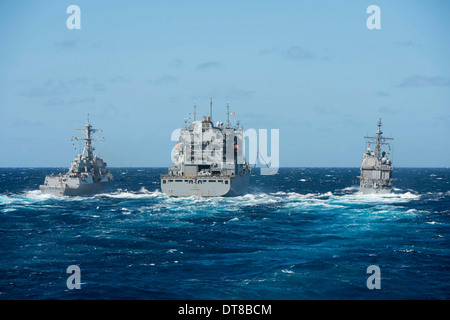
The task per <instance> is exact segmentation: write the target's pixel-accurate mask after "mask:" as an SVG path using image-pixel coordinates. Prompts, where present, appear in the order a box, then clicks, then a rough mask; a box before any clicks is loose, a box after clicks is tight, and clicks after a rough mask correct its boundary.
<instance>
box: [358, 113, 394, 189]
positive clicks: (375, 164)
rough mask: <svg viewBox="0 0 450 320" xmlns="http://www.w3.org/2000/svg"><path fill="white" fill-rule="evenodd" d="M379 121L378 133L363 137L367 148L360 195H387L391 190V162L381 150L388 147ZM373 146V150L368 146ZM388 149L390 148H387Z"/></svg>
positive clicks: (363, 163)
mask: <svg viewBox="0 0 450 320" xmlns="http://www.w3.org/2000/svg"><path fill="white" fill-rule="evenodd" d="M382 134H383V132H381V119H379V120H378V131H377V132H376V136H374V137H364V138H366V139H369V140H368V147H367V149H366V151H365V152H364V155H363V160H362V164H361V175H360V176H359V178H360V190H361V192H362V193H365V194H366V193H389V192H391V190H392V181H393V179H392V171H393V166H392V161H391V160H389V159H388V158H387V156H386V152H385V151H383V150H382V146H384V145H386V146H389V143H388V142H387V140H392V138H386V137H383V136H382ZM371 143H372V144H375V150H371V149H370V145H371ZM389 149H390V146H389Z"/></svg>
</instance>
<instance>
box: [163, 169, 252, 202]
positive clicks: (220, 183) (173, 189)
mask: <svg viewBox="0 0 450 320" xmlns="http://www.w3.org/2000/svg"><path fill="white" fill-rule="evenodd" d="M249 181H250V175H249V174H244V175H240V176H235V177H186V176H181V177H180V176H170V175H162V176H161V190H162V192H164V193H165V194H167V195H168V196H171V197H190V196H198V197H236V196H242V195H245V194H247V193H248V185H249Z"/></svg>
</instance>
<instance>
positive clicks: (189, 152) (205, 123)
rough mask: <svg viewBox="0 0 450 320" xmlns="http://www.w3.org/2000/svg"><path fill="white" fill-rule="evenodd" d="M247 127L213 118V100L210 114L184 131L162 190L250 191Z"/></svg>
mask: <svg viewBox="0 0 450 320" xmlns="http://www.w3.org/2000/svg"><path fill="white" fill-rule="evenodd" d="M243 131H244V130H243V128H241V127H239V121H237V123H236V126H231V125H230V107H229V104H227V122H226V123H225V124H224V123H223V122H217V123H216V124H215V125H214V123H213V120H212V99H211V101H210V115H209V117H202V120H201V121H196V106H195V105H194V114H193V121H192V122H191V123H190V124H188V123H187V119H185V125H184V127H183V128H181V130H180V137H179V142H178V143H177V144H176V145H175V147H174V149H173V152H172V160H173V166H172V167H169V169H168V173H167V174H162V175H161V190H162V192H164V193H165V194H167V195H169V196H173V197H189V196H201V197H219V196H239V195H244V194H246V193H247V192H248V185H249V181H250V175H251V166H250V164H249V163H248V162H247V161H246V160H245V157H244V156H243V147H242V145H243Z"/></svg>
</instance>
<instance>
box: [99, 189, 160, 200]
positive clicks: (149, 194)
mask: <svg viewBox="0 0 450 320" xmlns="http://www.w3.org/2000/svg"><path fill="white" fill-rule="evenodd" d="M95 197H108V198H115V199H153V198H165V197H167V196H166V195H165V194H164V193H162V192H160V191H159V190H156V191H148V190H147V189H146V188H145V187H142V188H141V189H140V190H139V191H128V190H122V189H118V190H117V191H114V192H111V193H101V194H98V195H96V196H95Z"/></svg>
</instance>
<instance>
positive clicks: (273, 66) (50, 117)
mask: <svg viewBox="0 0 450 320" xmlns="http://www.w3.org/2000/svg"><path fill="white" fill-rule="evenodd" d="M73 4H74V5H77V6H79V8H80V26H81V28H80V29H69V28H68V27H67V24H66V22H67V19H68V18H69V17H70V16H71V14H70V13H69V14H68V13H67V12H66V10H67V8H68V7H69V6H70V5H73ZM370 5H377V6H378V7H379V8H380V22H381V24H380V26H381V29H369V28H368V27H367V25H366V22H367V20H368V19H369V17H370V16H371V14H370V13H367V12H366V10H367V8H368V7H369V6H370ZM449 16H450V2H449V1H444V0H442V1H414V0H404V1H392V0H389V1H378V0H370V1H364V0H348V1H332V0H329V1H328V0H319V1H298V0H296V1H274V0H272V1H267V0H260V1H250V0H248V1H245V0H240V1H236V0H228V1H223V0H217V1H206V0H203V1H202V0H198V1H197V0H189V1H188V0H186V1H175V0H166V1H139V0H127V1H102V0H98V1H81V0H70V1H62V0H58V1H57V0H54V1H50V0H48V1H46V0H44V1H27V0H23V1H13V0H2V1H1V2H0V88H1V89H0V121H1V125H0V150H1V151H0V167H69V166H70V162H71V161H72V159H73V157H74V156H75V155H76V154H77V153H78V152H79V147H80V146H79V143H78V142H76V143H75V144H73V143H72V141H71V137H72V136H76V135H77V136H80V134H79V132H78V131H76V130H75V129H76V128H81V127H83V126H84V124H85V122H86V116H87V114H88V113H89V115H90V116H89V117H90V122H91V123H92V125H93V126H94V127H95V128H101V129H103V132H101V133H98V134H96V135H97V136H98V137H104V138H105V140H104V141H102V142H98V143H96V144H95V147H96V153H98V154H99V156H100V157H102V158H103V159H104V160H105V161H106V162H107V163H108V166H109V167H168V166H169V165H171V157H170V155H171V150H172V148H173V146H174V144H175V143H176V142H174V141H171V135H172V132H173V131H174V130H175V129H177V128H180V127H181V126H183V125H184V119H185V118H188V119H189V117H190V116H189V113H191V112H192V106H193V105H194V103H195V104H196V105H197V114H198V117H200V116H201V115H209V99H210V98H212V99H213V108H214V110H213V120H214V121H215V122H216V121H222V122H224V121H226V104H227V102H229V103H230V110H231V111H232V112H235V115H233V116H231V121H232V123H234V122H235V121H236V120H239V121H240V123H241V125H243V127H244V129H245V130H247V129H255V130H256V131H257V132H258V130H259V129H267V130H268V131H269V132H270V130H271V129H278V130H279V161H280V166H282V167H359V166H360V164H361V160H362V154H363V152H364V148H365V143H366V141H365V139H364V136H365V135H368V134H369V135H373V134H375V132H376V130H377V122H378V118H382V121H383V127H382V130H383V132H384V134H385V135H386V136H389V137H393V138H394V140H393V163H394V166H396V167H449V166H450V150H449V146H450V144H449V142H448V140H449V138H450V129H449V128H450V59H449V58H450V41H449V40H448V39H449V37H448V34H449V31H450V20H449V19H448V17H449ZM260 165H262V164H260Z"/></svg>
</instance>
